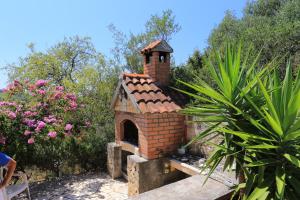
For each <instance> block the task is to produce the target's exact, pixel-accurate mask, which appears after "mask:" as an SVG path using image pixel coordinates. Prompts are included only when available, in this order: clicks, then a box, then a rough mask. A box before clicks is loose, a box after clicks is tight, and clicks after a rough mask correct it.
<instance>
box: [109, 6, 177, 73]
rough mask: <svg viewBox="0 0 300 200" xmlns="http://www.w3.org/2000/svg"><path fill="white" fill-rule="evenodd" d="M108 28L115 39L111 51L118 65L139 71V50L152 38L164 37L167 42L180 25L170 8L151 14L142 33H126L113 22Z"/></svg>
mask: <svg viewBox="0 0 300 200" xmlns="http://www.w3.org/2000/svg"><path fill="white" fill-rule="evenodd" d="M109 30H110V31H111V32H112V35H113V38H114V40H115V47H114V48H113V49H112V53H113V54H114V59H115V60H116V61H117V63H118V64H119V66H122V68H123V69H124V70H128V71H130V72H135V73H141V72H142V71H143V64H142V57H141V55H140V50H141V49H142V48H143V47H144V46H146V45H147V44H149V43H150V42H152V41H153V40H157V39H164V40H166V41H168V42H169V41H170V40H171V39H172V37H173V35H175V34H176V33H178V32H179V31H180V30H181V27H180V25H179V24H178V23H177V22H176V21H175V15H174V14H173V12H172V10H165V11H163V12H162V14H161V15H152V16H151V17H150V19H149V20H148V21H147V22H146V23H145V30H144V31H143V32H142V33H138V34H133V33H129V35H127V34H125V33H123V32H121V31H120V30H118V29H117V28H116V27H115V26H114V25H113V24H111V25H109Z"/></svg>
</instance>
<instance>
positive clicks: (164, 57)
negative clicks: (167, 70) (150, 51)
mask: <svg viewBox="0 0 300 200" xmlns="http://www.w3.org/2000/svg"><path fill="white" fill-rule="evenodd" d="M159 62H160V63H166V62H167V54H166V53H165V52H159Z"/></svg>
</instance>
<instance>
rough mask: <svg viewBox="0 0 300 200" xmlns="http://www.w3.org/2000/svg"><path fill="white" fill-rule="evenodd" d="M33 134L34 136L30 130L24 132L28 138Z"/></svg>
mask: <svg viewBox="0 0 300 200" xmlns="http://www.w3.org/2000/svg"><path fill="white" fill-rule="evenodd" d="M31 134H32V131H29V130H26V131H25V132H24V135H26V136H28V135H31Z"/></svg>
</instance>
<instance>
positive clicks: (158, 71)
mask: <svg viewBox="0 0 300 200" xmlns="http://www.w3.org/2000/svg"><path fill="white" fill-rule="evenodd" d="M172 52H173V49H172V48H171V47H170V45H169V44H168V43H167V42H166V41H164V40H157V41H154V42H152V43H150V44H149V45H148V46H146V47H145V48H143V49H142V51H141V53H142V55H143V56H144V74H146V75H149V76H150V77H151V78H152V79H153V80H154V81H155V82H156V83H157V84H158V85H161V86H167V85H168V84H169V80H170V70H171V69H170V53H172Z"/></svg>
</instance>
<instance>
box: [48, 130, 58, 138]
mask: <svg viewBox="0 0 300 200" xmlns="http://www.w3.org/2000/svg"><path fill="white" fill-rule="evenodd" d="M56 135H57V133H56V132H55V131H50V132H49V133H48V136H49V137H50V138H56Z"/></svg>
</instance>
